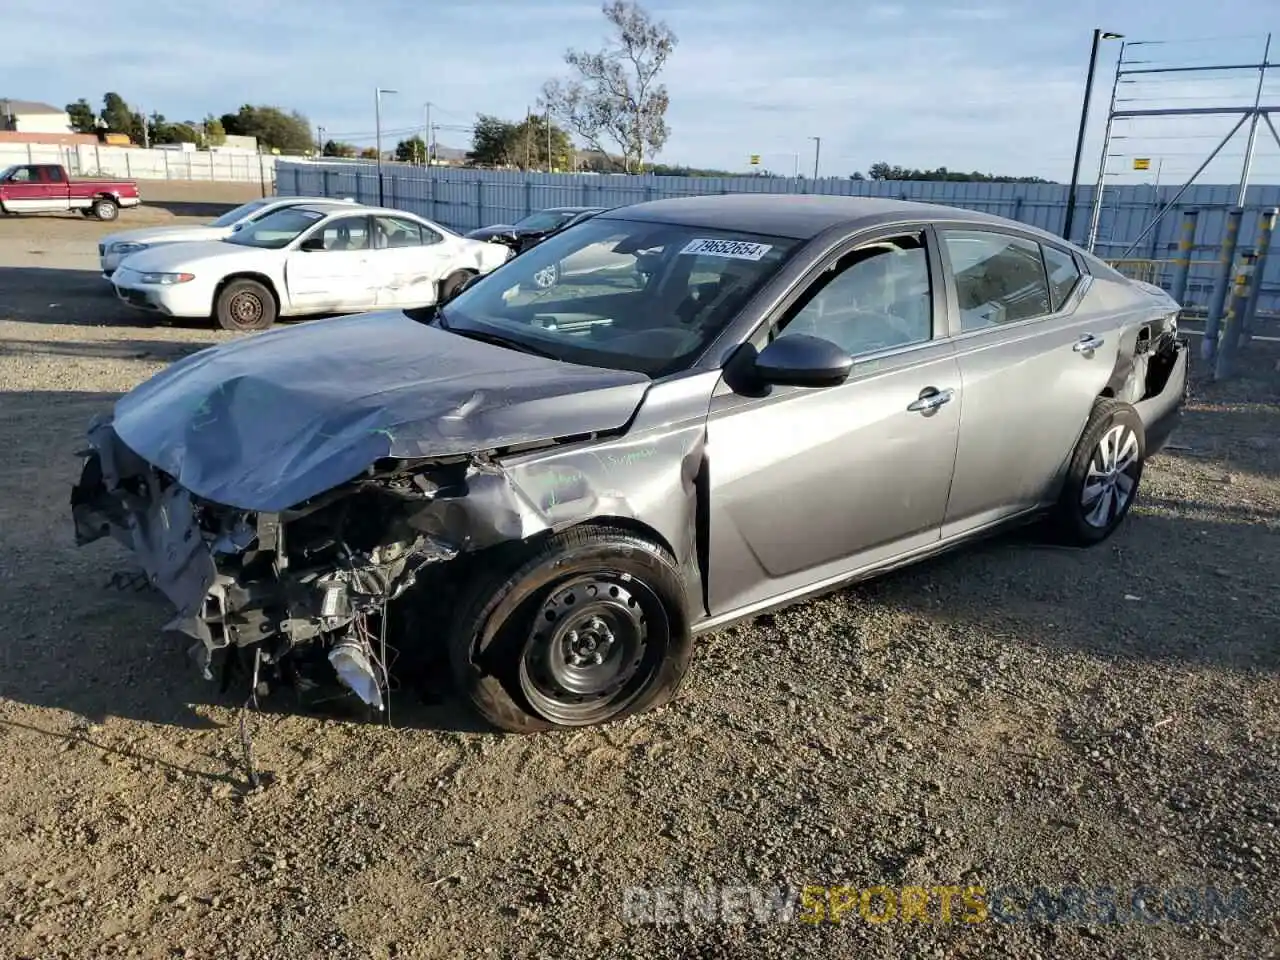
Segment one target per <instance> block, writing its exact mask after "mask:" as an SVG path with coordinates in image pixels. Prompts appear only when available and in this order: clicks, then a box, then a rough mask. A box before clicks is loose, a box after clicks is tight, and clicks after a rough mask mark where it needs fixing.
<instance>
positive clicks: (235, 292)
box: [214, 280, 276, 333]
mask: <svg viewBox="0 0 1280 960" xmlns="http://www.w3.org/2000/svg"><path fill="white" fill-rule="evenodd" d="M214 317H215V318H216V319H217V321H218V326H220V327H222V329H223V330H234V331H236V332H237V333H248V332H250V331H253V330H265V329H267V328H268V327H269V326H271V325H272V324H273V323H275V322H276V298H275V297H274V296H272V294H271V291H270V290H268V289H267V288H266V287H265V286H263V285H262V284H261V283H259V282H258V281H257V280H232V281H231V282H230V283H228V284H227V285H226V286H225V287H223V288H222V289H221V290H220V291H219V292H218V297H217V300H216V301H215V303H214Z"/></svg>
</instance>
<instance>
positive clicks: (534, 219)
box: [512, 210, 573, 232]
mask: <svg viewBox="0 0 1280 960" xmlns="http://www.w3.org/2000/svg"><path fill="white" fill-rule="evenodd" d="M572 216H573V214H572V213H567V212H565V211H564V210H559V211H557V210H539V211H538V212H537V213H531V214H529V216H527V217H525V218H524V219H523V220H517V221H516V222H515V223H514V224H512V226H514V227H515V228H516V229H517V230H528V231H530V232H534V231H542V230H554V229H555V228H556V227H558V226H560V224H562V223H564V222H565V221H567V220H568V219H569V218H570V217H572Z"/></svg>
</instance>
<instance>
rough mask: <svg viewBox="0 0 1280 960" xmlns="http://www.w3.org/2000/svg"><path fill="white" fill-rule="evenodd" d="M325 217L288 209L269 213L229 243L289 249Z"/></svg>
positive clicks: (321, 214) (246, 227) (230, 237)
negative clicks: (290, 245) (300, 236)
mask: <svg viewBox="0 0 1280 960" xmlns="http://www.w3.org/2000/svg"><path fill="white" fill-rule="evenodd" d="M324 217H325V215H324V214H323V213H320V212H319V211H317V210H299V209H298V208H297V207H288V208H286V209H284V210H277V211H276V212H275V213H269V214H267V215H266V216H265V217H263V218H262V219H261V220H259V221H258V222H257V223H251V224H247V225H246V226H245V227H244V229H243V230H240V231H239V232H238V233H233V234H232V235H231V236H229V237H227V239H226V242H227V243H238V244H240V245H241V246H245V247H263V248H264V249H267V250H280V249H282V248H284V247H287V246H288V245H289V244H290V243H292V242H293V241H294V240H295V239H297V237H298V234H300V233H302V231H304V230H306V229H308V228H310V227H312V226H315V224H316V223H317V222H319V221H320V220H323V219H324Z"/></svg>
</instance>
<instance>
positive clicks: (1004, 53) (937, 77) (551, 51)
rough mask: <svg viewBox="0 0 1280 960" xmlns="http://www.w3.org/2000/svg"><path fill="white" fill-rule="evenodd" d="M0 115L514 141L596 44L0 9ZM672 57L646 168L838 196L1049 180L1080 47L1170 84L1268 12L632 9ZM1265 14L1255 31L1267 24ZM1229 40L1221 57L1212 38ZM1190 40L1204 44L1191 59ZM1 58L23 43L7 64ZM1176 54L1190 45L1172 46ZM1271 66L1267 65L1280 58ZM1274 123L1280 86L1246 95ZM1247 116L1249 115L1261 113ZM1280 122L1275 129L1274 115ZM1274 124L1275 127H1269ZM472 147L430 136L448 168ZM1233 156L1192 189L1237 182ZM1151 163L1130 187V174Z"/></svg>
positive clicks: (1269, 4) (1137, 128) (350, 6)
mask: <svg viewBox="0 0 1280 960" xmlns="http://www.w3.org/2000/svg"><path fill="white" fill-rule="evenodd" d="M5 7H6V17H5V22H6V30H5V32H6V35H7V38H8V40H9V41H10V42H8V43H6V45H5V55H4V58H3V62H0V95H5V96H11V97H17V98H22V99H32V100H44V101H48V102H51V103H55V104H58V105H62V104H64V103H67V102H68V101H70V100H73V99H75V98H77V97H81V96H84V97H86V98H88V99H90V100H91V101H92V102H95V103H97V102H99V101H100V98H101V95H102V93H103V92H105V91H107V90H115V91H118V92H119V93H121V94H122V95H123V96H124V97H125V98H126V99H127V100H129V101H130V102H131V103H132V104H133V105H134V106H135V107H137V106H143V107H145V108H146V109H147V110H148V111H151V110H159V111H160V112H161V113H163V114H164V115H165V116H167V117H169V118H170V119H185V118H198V117H201V116H203V115H204V114H205V113H208V112H213V113H222V112H226V111H229V110H234V109H236V107H238V106H239V105H240V104H241V103H244V102H252V103H271V104H278V105H281V106H285V107H289V108H296V109H298V110H301V111H302V112H303V113H305V114H306V115H307V116H308V117H309V118H310V119H311V122H312V123H313V124H319V125H323V126H324V127H325V128H326V131H327V135H329V136H338V137H340V138H343V139H348V140H351V141H354V142H364V143H371V142H372V139H373V127H374V122H373V90H374V88H375V87H377V86H383V87H389V88H394V89H396V90H398V91H399V93H398V94H397V95H394V96H388V97H387V98H386V100H385V102H384V124H383V125H384V129H389V130H392V131H400V130H406V129H408V128H412V127H415V126H419V127H420V125H421V124H422V115H423V109H422V105H423V103H424V102H425V101H428V100H430V101H433V102H434V103H435V104H436V107H435V108H434V119H436V120H437V121H438V122H440V123H442V124H449V125H458V126H463V125H466V124H468V123H469V122H471V121H472V120H473V119H474V117H475V114H476V113H477V112H484V113H491V114H497V115H499V116H503V117H507V118H512V119H518V118H520V117H522V116H523V114H524V111H525V108H526V105H528V104H531V103H533V102H534V101H535V100H536V97H537V94H538V90H539V88H540V86H541V84H542V82H543V81H544V80H545V79H547V78H548V77H552V76H556V75H561V74H563V73H564V65H563V61H562V56H563V53H564V51H565V49H566V48H567V47H577V48H588V49H596V48H598V47H599V46H601V44H602V42H603V40H604V37H605V23H604V19H603V17H602V16H601V14H600V6H599V3H598V2H597V0H489V2H481V0H470V2H467V0H363V2H358V3H357V2H351V0H310V2H302V0H220V2H217V3H211V2H207V0H184V2H181V3H173V4H157V3H156V2H155V0H146V2H143V0H101V2H99V3H96V4H94V5H93V7H92V11H90V9H89V8H88V7H86V8H84V9H83V10H81V11H79V12H77V13H75V14H74V19H75V21H76V23H77V24H78V26H77V28H76V29H73V30H68V29H67V27H66V18H67V17H68V16H69V15H71V13H70V7H69V6H68V5H67V4H66V3H49V2H47V0H7V2H6V4H5ZM646 7H647V8H648V9H649V10H650V12H651V13H652V14H654V15H655V16H656V17H658V18H660V19H663V20H665V21H666V22H667V23H668V24H669V25H670V26H671V27H672V28H673V29H674V30H675V32H676V34H677V35H678V37H679V46H678V47H677V49H676V52H675V54H674V56H673V57H672V59H671V61H670V63H669V65H668V68H667V70H666V73H665V77H664V79H665V82H666V84H667V87H668V89H669V91H670V95H671V110H670V113H669V122H670V125H671V128H672V136H671V139H670V140H669V142H668V144H667V146H666V148H665V150H664V151H663V153H662V155H661V159H662V160H663V161H665V162H671V163H686V164H692V165H696V166H716V167H725V168H729V169H747V158H748V155H749V154H751V153H759V154H761V155H763V159H764V163H765V164H766V165H768V166H770V167H772V168H773V169H774V170H776V171H779V172H782V173H790V172H791V171H792V170H793V168H795V167H797V166H798V167H799V169H800V170H801V171H804V172H809V171H811V170H812V165H813V148H814V142H813V140H812V139H810V138H812V137H815V136H819V137H821V138H822V147H821V172H822V173H823V174H824V175H837V174H838V175H844V174H848V173H850V172H852V171H854V170H866V168H867V167H868V166H869V165H870V164H872V163H873V162H875V161H877V160H887V161H889V162H891V163H898V164H903V165H907V166H929V167H933V166H939V165H945V166H947V167H950V168H952V169H965V170H969V169H975V168H977V169H982V170H989V171H997V172H1002V173H1016V174H1027V175H1038V176H1044V177H1049V178H1053V179H1059V180H1065V179H1066V178H1067V177H1068V176H1069V174H1070V162H1071V155H1072V151H1073V149H1074V145H1075V144H1074V137H1075V129H1076V123H1077V120H1078V116H1079V107H1080V96H1081V93H1082V83H1083V77H1084V73H1085V67H1086V65H1087V60H1088V52H1089V51H1088V47H1089V39H1090V32H1091V31H1092V29H1093V28H1094V27H1095V26H1101V27H1104V28H1106V29H1108V30H1114V31H1117V32H1121V33H1124V34H1126V36H1127V37H1128V38H1129V39H1130V40H1174V41H1178V42H1174V43H1166V44H1157V45H1150V46H1143V47H1130V48H1129V50H1130V52H1129V53H1127V54H1126V59H1131V58H1132V59H1146V60H1151V61H1159V62H1160V63H1167V64H1174V63H1177V64H1182V63H1188V64H1189V63H1204V62H1214V61H1215V58H1220V59H1218V60H1217V62H1227V61H1228V60H1231V61H1237V62H1244V61H1256V60H1257V59H1260V54H1261V49H1262V42H1263V35H1264V34H1265V32H1266V31H1267V29H1268V28H1271V27H1274V28H1276V29H1277V31H1278V32H1280V11H1277V8H1276V7H1275V5H1274V0H1214V2H1212V3H1208V2H1204V0H1125V2H1123V3H1118V2H1114V0H1111V2H1108V0H1071V2H1065V3H1060V2H1054V0H912V2H906V0H901V2H899V0H842V2H838V0H824V2H818V0H786V2H779V0H733V2H727V0H699V2H697V3H695V2H694V0H653V2H650V3H647V4H646ZM1268 11H1276V13H1269V12H1268ZM1224 36H1226V37H1234V38H1236V39H1220V38H1223V37H1224ZM1204 38H1211V39H1204ZM15 39H18V40H20V41H21V42H18V43H13V42H12V41H13V40H15ZM1189 40H1190V41H1193V42H1187V41H1189ZM1276 48H1277V49H1275V50H1273V54H1272V59H1273V60H1280V36H1278V37H1277V43H1276ZM1118 52H1119V44H1118V43H1114V42H1112V43H1108V44H1105V45H1104V48H1103V55H1102V57H1101V58H1100V62H1099V73H1098V82H1097V86H1096V88H1095V94H1096V99H1095V101H1094V110H1093V119H1094V123H1093V124H1092V125H1091V131H1090V137H1089V153H1088V154H1087V160H1086V178H1087V179H1091V178H1092V177H1093V176H1094V175H1096V163H1097V151H1098V148H1099V144H1100V135H1101V123H1102V119H1103V114H1104V113H1105V108H1106V100H1107V97H1108V96H1109V93H1110V85H1111V72H1112V71H1113V70H1114V68H1115V61H1116V56H1117V54H1118ZM1256 83H1257V75H1256V73H1255V74H1253V75H1252V77H1250V76H1248V75H1241V74H1237V75H1234V76H1232V77H1226V78H1219V79H1217V80H1215V81H1210V80H1208V79H1206V78H1198V79H1197V78H1195V77H1194V75H1193V76H1192V78H1191V79H1183V78H1181V77H1178V76H1176V75H1175V76H1174V77H1172V78H1168V77H1165V78H1160V79H1159V80H1158V81H1157V82H1151V83H1145V84H1131V85H1127V86H1126V92H1127V93H1128V95H1129V96H1130V97H1131V99H1132V102H1131V104H1130V105H1131V106H1135V107H1137V106H1143V107H1156V106H1207V105H1211V104H1214V103H1215V102H1219V101H1221V100H1223V99H1226V100H1227V101H1228V102H1231V103H1235V102H1243V99H1250V100H1251V99H1252V96H1253V93H1254V87H1255V86H1256ZM1266 86H1267V92H1268V93H1269V94H1270V100H1271V101H1272V102H1273V103H1278V104H1280V70H1277V71H1275V72H1274V76H1273V77H1272V78H1270V79H1269V80H1268V82H1267V85H1266ZM1264 99H1267V97H1265V96H1264ZM1277 121H1280V115H1278V116H1277ZM1232 122H1233V121H1232V120H1231V119H1230V118H1223V117H1217V118H1212V119H1207V120H1194V121H1187V120H1161V121H1130V122H1129V123H1128V125H1127V126H1126V127H1125V132H1127V134H1128V135H1127V136H1126V137H1124V138H1122V140H1120V141H1117V149H1116V153H1117V154H1118V156H1117V157H1116V158H1114V159H1113V160H1112V161H1111V166H1112V167H1113V168H1114V169H1115V172H1116V174H1117V177H1116V179H1121V180H1127V181H1132V180H1144V179H1150V178H1151V177H1152V176H1153V175H1154V168H1155V167H1156V166H1157V165H1159V166H1161V167H1162V174H1161V175H1162V176H1163V177H1164V182H1169V181H1171V180H1175V179H1179V178H1181V177H1184V176H1185V175H1186V174H1189V173H1190V172H1191V170H1193V169H1194V168H1195V166H1196V165H1197V164H1198V162H1199V161H1200V160H1201V159H1202V158H1203V156H1204V155H1206V154H1207V153H1208V152H1209V150H1211V149H1212V147H1213V146H1214V143H1215V142H1216V139H1217V138H1218V137H1220V136H1221V135H1222V134H1224V133H1225V132H1226V131H1227V130H1228V129H1229V128H1230V126H1231V124H1232ZM1278 125H1280V123H1278ZM468 139H469V136H468V134H467V133H465V132H461V131H448V130H445V131H442V132H441V133H440V140H441V142H442V143H447V144H450V145H455V146H465V145H466V142H467V141H468ZM1258 143H1259V148H1258V160H1257V162H1256V172H1257V174H1258V175H1259V179H1263V180H1270V181H1280V148H1278V147H1277V145H1276V144H1275V142H1274V141H1273V140H1272V139H1271V137H1270V134H1269V132H1268V131H1266V130H1265V128H1263V129H1262V130H1261V131H1260V133H1259V138H1258ZM1243 152H1244V134H1243V133H1241V134H1239V135H1237V138H1236V140H1235V141H1234V142H1233V143H1232V144H1229V145H1228V147H1227V149H1226V150H1224V156H1223V159H1221V160H1220V161H1218V162H1217V163H1215V164H1214V166H1213V167H1212V168H1211V169H1210V170H1209V171H1208V173H1209V174H1210V178H1209V179H1210V180H1212V181H1214V182H1231V181H1233V180H1234V179H1236V178H1238V176H1239V167H1240V162H1241V156H1242V155H1243ZM1139 154H1141V155H1144V156H1151V157H1159V158H1160V160H1159V163H1158V164H1157V163H1155V162H1153V164H1152V166H1153V170H1152V171H1151V172H1148V173H1145V174H1134V173H1133V172H1132V163H1131V160H1129V159H1128V157H1129V155H1135V156H1136V155H1139Z"/></svg>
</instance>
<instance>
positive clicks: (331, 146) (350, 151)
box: [320, 140, 357, 157]
mask: <svg viewBox="0 0 1280 960" xmlns="http://www.w3.org/2000/svg"><path fill="white" fill-rule="evenodd" d="M356 153H357V150H356V148H355V147H353V146H352V145H351V144H349V143H343V142H342V141H341V140H326V141H325V142H324V147H323V149H321V151H320V154H321V156H325V157H354V156H355V155H356Z"/></svg>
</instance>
